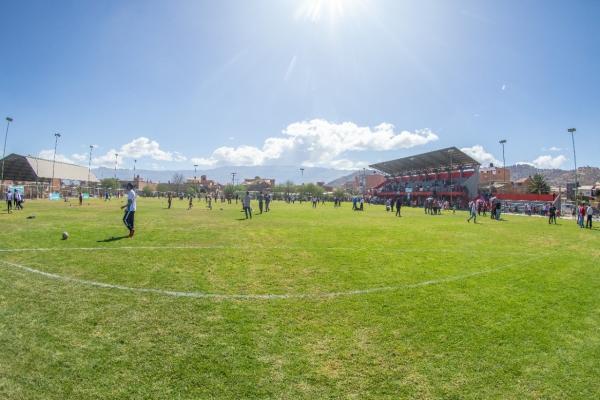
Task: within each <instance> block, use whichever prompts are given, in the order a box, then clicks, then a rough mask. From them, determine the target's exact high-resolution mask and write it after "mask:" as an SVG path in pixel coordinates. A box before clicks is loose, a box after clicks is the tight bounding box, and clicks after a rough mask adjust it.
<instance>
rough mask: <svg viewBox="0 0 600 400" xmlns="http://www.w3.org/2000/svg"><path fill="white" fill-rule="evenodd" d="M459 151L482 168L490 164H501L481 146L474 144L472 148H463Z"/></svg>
mask: <svg viewBox="0 0 600 400" xmlns="http://www.w3.org/2000/svg"><path fill="white" fill-rule="evenodd" d="M461 151H463V152H465V153H467V154H468V155H470V156H471V157H473V158H474V159H476V160H477V161H479V162H480V163H481V165H483V166H488V165H489V164H490V163H492V164H494V165H497V166H500V165H502V163H501V162H500V160H498V159H497V158H496V157H494V155H493V154H492V153H488V152H487V151H486V150H485V149H484V148H483V146H481V145H479V144H476V145H475V146H472V147H463V148H462V149H461Z"/></svg>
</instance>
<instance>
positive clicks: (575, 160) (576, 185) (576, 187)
mask: <svg viewBox="0 0 600 400" xmlns="http://www.w3.org/2000/svg"><path fill="white" fill-rule="evenodd" d="M576 130H577V129H575V128H569V129H567V132H569V133H570V134H571V141H572V143H573V162H574V163H575V204H577V195H578V194H579V182H578V180H579V179H578V176H577V155H576V154H575V131H576Z"/></svg>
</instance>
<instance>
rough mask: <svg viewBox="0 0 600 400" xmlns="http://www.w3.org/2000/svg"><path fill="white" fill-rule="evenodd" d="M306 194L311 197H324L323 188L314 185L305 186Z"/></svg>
mask: <svg viewBox="0 0 600 400" xmlns="http://www.w3.org/2000/svg"><path fill="white" fill-rule="evenodd" d="M304 193H306V194H307V195H310V196H315V197H321V196H323V188H322V187H321V186H317V185H315V184H314V183H307V184H306V185H304Z"/></svg>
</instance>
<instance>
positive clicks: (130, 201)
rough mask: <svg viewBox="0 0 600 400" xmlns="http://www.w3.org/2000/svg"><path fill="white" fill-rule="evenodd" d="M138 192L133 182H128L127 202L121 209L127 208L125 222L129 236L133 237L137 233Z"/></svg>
mask: <svg viewBox="0 0 600 400" xmlns="http://www.w3.org/2000/svg"><path fill="white" fill-rule="evenodd" d="M136 197H137V195H136V193H135V190H133V185H132V184H131V183H128V184H127V204H125V205H124V206H121V209H125V215H124V216H123V223H124V224H125V226H126V227H127V229H129V237H130V238H131V237H133V235H134V234H135V225H134V221H135V211H136V209H137V205H136Z"/></svg>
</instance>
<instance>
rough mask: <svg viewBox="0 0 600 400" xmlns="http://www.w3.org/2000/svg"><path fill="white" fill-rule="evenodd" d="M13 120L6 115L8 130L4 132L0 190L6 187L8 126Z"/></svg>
mask: <svg viewBox="0 0 600 400" xmlns="http://www.w3.org/2000/svg"><path fill="white" fill-rule="evenodd" d="M11 122H13V119H12V118H11V117H6V132H5V133H4V149H3V150H2V178H0V190H2V191H3V192H4V190H3V188H4V157H5V156H6V139H7V138H8V127H9V126H10V123H11Z"/></svg>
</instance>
